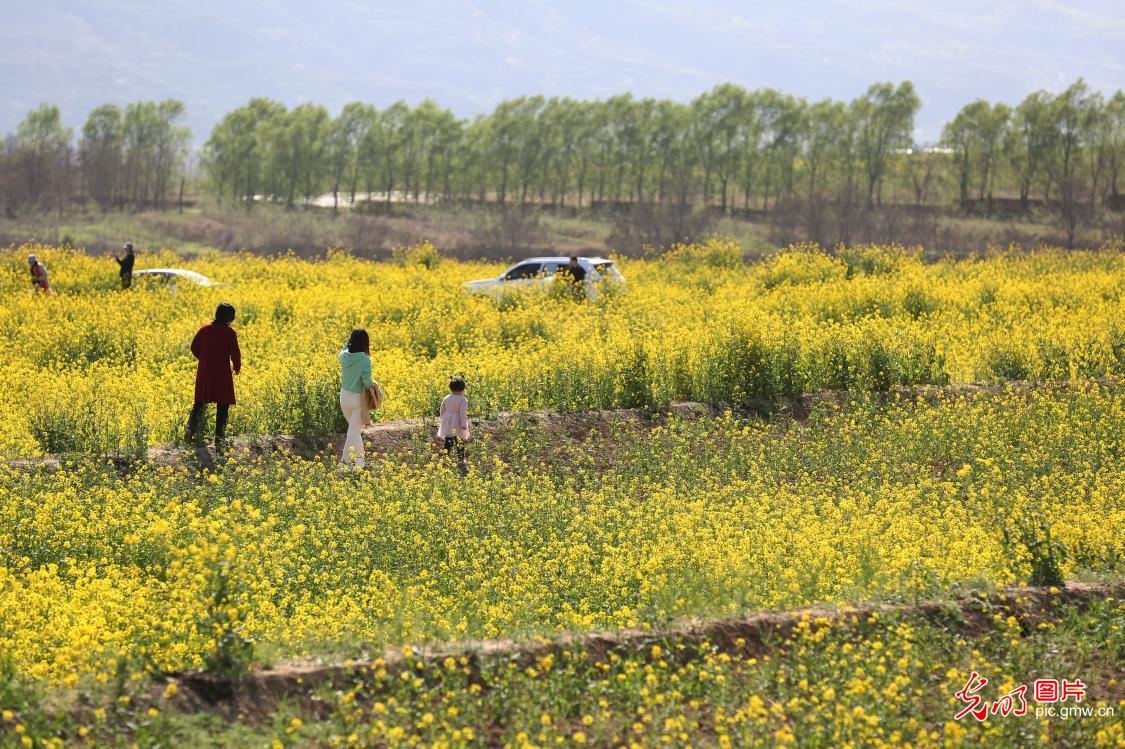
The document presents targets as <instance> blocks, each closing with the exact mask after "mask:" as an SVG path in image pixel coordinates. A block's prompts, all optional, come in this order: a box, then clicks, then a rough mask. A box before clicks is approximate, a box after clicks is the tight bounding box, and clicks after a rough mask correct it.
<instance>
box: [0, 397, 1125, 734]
mask: <svg viewBox="0 0 1125 749" xmlns="http://www.w3.org/2000/svg"><path fill="white" fill-rule="evenodd" d="M1123 396H1125V393H1123V391H1122V388H1121V386H1120V385H1095V384H1090V383H1086V384H1083V385H1077V386H1072V387H1058V388H1053V389H1049V390H1042V391H1032V392H1030V393H1026V392H1024V393H1017V392H1011V393H1005V394H1001V395H988V394H986V395H980V396H977V397H971V398H952V399H939V400H927V401H921V402H907V401H901V402H899V401H896V400H894V399H893V398H892V399H890V401H889V402H879V401H878V400H876V399H871V400H867V399H865V398H863V397H858V396H857V399H855V400H853V401H851V402H849V403H847V404H845V405H844V407H843V408H840V409H837V408H835V407H828V406H826V407H825V409H826V410H823V411H816V412H814V413H813V414H812V415H810V418H809V419H808V420H807V421H803V422H794V421H790V422H750V423H747V422H743V421H740V420H738V419H735V418H733V417H730V416H727V417H720V418H715V419H707V420H704V421H701V422H694V423H693V422H679V421H674V420H673V421H670V422H668V423H667V424H666V425H665V426H664V427H662V428H659V429H654V430H651V431H647V432H645V433H643V434H641V435H638V434H637V433H636V432H635V431H629V430H635V429H637V427H636V426H630V425H627V424H622V425H620V426H619V427H616V429H621V430H625V431H623V432H621V433H619V434H616V435H614V434H611V435H610V436H609V437H607V438H606V441H605V442H604V443H602V442H599V438H598V437H597V436H596V435H595V436H592V437H591V438H590V439H589V440H588V441H582V442H579V443H574V444H570V445H564V446H554V447H553V448H552V449H554V450H560V451H561V452H555V453H553V455H554V459H553V461H552V462H551V463H547V462H545V461H543V460H542V459H541V458H542V454H541V453H539V452H537V450H538V448H537V447H536V445H538V444H540V443H541V439H542V437H541V436H540V435H537V434H536V433H530V434H529V438H528V439H527V440H525V441H523V442H521V443H519V444H513V445H510V446H509V445H492V444H491V443H487V442H484V443H481V444H479V445H478V446H476V447H475V453H474V468H473V469H472V471H471V472H470V474H469V476H467V477H464V478H463V477H461V476H460V475H459V474H457V473H455V472H454V471H452V470H451V469H450V468H449V466H447V465H446V464H445V463H444V462H441V463H428V462H426V461H425V460H423V461H421V462H417V461H415V460H412V459H395V460H387V461H384V462H382V463H381V464H379V466H378V468H376V469H375V470H373V471H371V472H369V473H367V474H365V475H363V476H361V477H358V478H357V477H356V476H353V475H347V474H341V473H338V472H337V471H336V470H335V468H334V467H333V466H332V465H331V464H330V463H326V462H321V461H316V460H304V459H297V458H281V457H277V456H271V457H266V458H263V459H261V460H255V461H249V462H245V463H240V462H232V463H231V464H229V465H228V466H227V468H226V469H225V470H224V471H223V472H221V473H219V474H211V475H212V476H213V479H202V478H201V477H200V476H199V475H198V474H197V473H193V472H191V471H189V470H186V469H172V468H162V467H154V466H139V467H137V468H135V469H134V470H133V471H130V472H127V473H124V474H123V473H120V472H119V471H118V470H117V469H116V468H114V467H112V466H106V465H105V464H104V462H98V461H96V460H88V461H79V462H78V463H77V465H76V466H74V467H73V468H71V469H69V470H65V471H58V472H50V471H47V470H41V469H37V470H29V469H27V468H26V467H11V466H7V467H3V468H0V652H2V653H4V654H6V656H7V657H10V658H12V659H13V660H14V662H15V664H16V666H17V667H18V669H19V670H20V671H21V672H24V673H27V674H29V675H33V676H35V677H39V678H44V679H48V680H52V681H56V682H63V683H75V682H77V681H79V680H80V679H82V678H87V677H88V678H96V679H102V680H105V679H110V678H112V676H113V674H114V673H115V671H116V669H117V668H118V667H119V664H121V663H125V664H129V666H130V667H133V666H132V665H131V664H137V665H136V667H137V668H141V667H142V664H155V665H156V666H157V667H159V668H161V669H167V670H175V669H182V668H191V667H203V666H207V667H209V668H216V667H219V666H221V665H222V664H224V663H229V662H231V661H232V660H235V661H236V660H237V658H238V657H240V653H241V652H242V651H241V650H239V648H241V647H242V645H241V643H246V644H248V645H249V646H251V647H253V646H254V645H261V646H263V647H265V652H267V653H272V654H274V655H282V654H301V653H310V652H311V653H323V652H332V653H335V654H337V655H338V656H340V657H343V656H344V655H347V654H352V653H359V652H373V651H375V652H377V651H378V649H379V648H381V647H383V646H386V645H401V644H403V643H409V642H421V641H427V640H463V639H466V638H481V637H498V636H523V635H530V634H543V633H550V632H554V631H558V630H565V629H575V630H588V629H594V628H598V629H600V628H615V627H632V626H649V627H659V626H661V625H662V624H665V623H667V622H668V621H670V620H672V619H675V618H677V617H691V616H715V617H726V616H731V615H736V614H739V613H741V612H745V611H752V610H756V609H760V608H773V607H778V608H785V607H791V606H795V605H799V604H803V603H806V602H813V601H848V600H856V599H859V598H867V597H871V596H874V597H884V596H886V597H892V598H895V599H898V600H901V599H902V598H904V597H907V598H909V597H914V596H922V595H930V594H937V593H940V592H942V591H947V590H948V589H949V588H950V587H951V586H954V585H971V586H981V587H985V588H987V587H990V586H993V585H998V584H1004V583H1010V582H1017V581H1021V580H1026V579H1028V576H1029V574H1030V573H1031V567H1030V563H1029V561H1028V555H1029V553H1030V550H1031V548H1030V544H1031V543H1034V540H1030V541H1028V540H1023V539H1021V537H1020V535H1019V533H1018V529H1019V528H1021V527H1025V526H1026V523H1025V521H1026V520H1028V519H1031V520H1033V521H1034V524H1035V526H1034V527H1039V526H1040V525H1043V526H1046V527H1049V528H1050V529H1051V533H1052V539H1053V541H1054V542H1055V543H1059V544H1062V545H1063V546H1065V548H1066V549H1067V552H1068V553H1067V555H1066V556H1065V558H1063V559H1062V560H1061V562H1060V564H1061V565H1062V568H1061V572H1062V574H1063V575H1064V576H1067V577H1071V576H1075V575H1089V574H1095V575H1096V574H1120V572H1121V567H1120V565H1121V560H1122V559H1123V558H1125V545H1123V541H1122V539H1125V507H1123V506H1122V503H1121V501H1120V499H1121V497H1123V496H1125V466H1123V465H1122V456H1121V454H1120V450H1119V448H1118V446H1119V445H1121V444H1122V442H1123V440H1125V433H1123V430H1125V397H1123ZM591 454H594V455H599V456H601V458H602V459H603V460H605V461H606V462H605V464H604V466H603V467H602V468H601V469H600V470H594V471H589V472H585V471H583V472H578V471H575V470H574V468H573V467H574V466H575V465H579V464H580V463H579V461H582V460H585V459H586V458H587V456H589V455H591ZM966 464H968V465H971V466H972V468H971V470H970V471H969V472H967V473H963V472H962V471H961V467H962V466H964V465H966ZM1036 548H1039V547H1036ZM873 621H874V619H873ZM1001 624H1002V621H1001ZM815 625H816V622H815V621H812V620H810V621H809V622H808V628H809V630H810V632H811V631H813V629H814V628H815ZM402 652H403V655H404V656H406V657H411V656H412V655H413V652H414V651H413V650H410V649H404V650H403V651H402ZM663 653H664V650H663V649H657V648H652V649H651V652H650V655H651V656H652V657H658V656H661V655H663ZM419 663H420V662H419ZM556 665H557V664H556V663H555V662H553V661H551V660H548V659H540V660H538V661H537V662H535V663H534V664H526V667H528V668H530V669H532V670H534V671H535V673H537V674H542V673H549V672H551V671H553V670H554V669H555V668H556ZM403 678H405V679H407V681H409V680H410V678H411V677H410V674H405V673H404V674H403ZM644 678H645V677H643V676H640V677H638V679H639V680H641V681H643V680H644ZM815 686H816V685H815V684H813V683H812V682H810V686H809V691H810V693H812V691H813V690H814V689H815ZM835 688H836V690H837V691H838V692H840V693H841V694H843V693H844V692H845V690H869V688H870V684H869V683H868V681H867V680H865V677H863V676H862V675H861V674H856V676H855V682H854V683H853V684H850V685H848V684H839V685H837V686H836V687H835ZM900 688H901V687H888V689H895V690H898V689H900ZM900 696H901V692H897V691H895V692H890V693H889V694H888V699H890V698H895V699H897V698H899V697H900ZM750 714H751V716H754V715H756V713H754V711H753V710H752V711H751V713H750ZM761 717H762V719H763V720H764V719H766V717H767V716H766V715H764V714H763V715H762V716H761ZM754 719H757V718H754ZM856 721H857V725H859V724H861V723H862V718H859V717H857V718H856Z"/></svg>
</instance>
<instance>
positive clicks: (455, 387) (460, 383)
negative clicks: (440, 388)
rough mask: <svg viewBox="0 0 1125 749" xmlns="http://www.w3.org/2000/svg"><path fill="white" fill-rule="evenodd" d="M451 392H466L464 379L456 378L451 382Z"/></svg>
mask: <svg viewBox="0 0 1125 749" xmlns="http://www.w3.org/2000/svg"><path fill="white" fill-rule="evenodd" d="M449 390H450V392H453V393H463V392H465V379H464V378H463V377H454V378H452V379H451V380H450V381H449Z"/></svg>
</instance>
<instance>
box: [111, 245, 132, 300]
mask: <svg viewBox="0 0 1125 749" xmlns="http://www.w3.org/2000/svg"><path fill="white" fill-rule="evenodd" d="M124 250H125V257H117V256H116V255H114V256H113V259H114V260H116V261H117V265H118V269H119V271H120V275H121V288H123V289H127V288H129V287H130V286H132V285H133V263H134V262H135V261H136V259H137V258H136V256H135V255H134V254H133V243H132V242H126V243H125V247H124Z"/></svg>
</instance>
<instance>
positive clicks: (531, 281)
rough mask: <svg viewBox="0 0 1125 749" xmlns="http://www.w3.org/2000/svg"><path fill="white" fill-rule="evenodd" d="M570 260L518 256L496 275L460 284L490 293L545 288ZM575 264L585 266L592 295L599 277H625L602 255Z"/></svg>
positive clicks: (588, 291)
mask: <svg viewBox="0 0 1125 749" xmlns="http://www.w3.org/2000/svg"><path fill="white" fill-rule="evenodd" d="M569 264H570V258H569V257H563V256H561V255H560V256H557V257H529V258H528V259H527V260H521V261H520V262H518V263H516V264H515V265H513V266H512V267H511V268H508V270H506V271H504V272H503V273H501V274H500V275H499V277H497V278H485V279H482V280H480V281H469V282H467V283H464V284H462V285H461V288H463V289H466V290H467V291H471V292H475V293H480V294H490V293H495V292H498V291H505V290H508V289H519V288H527V287H539V288H548V287H550V285H551V284H552V283H554V282H555V274H556V273H558V272H559V271H562V270H564V269H565V268H566V266H567V265H569ZM578 264H579V265H581V266H582V267H583V268H584V269H585V270H586V284H585V287H586V295H587V296H593V294H594V292H595V288H596V285H597V284H598V282H600V281H612V282H615V283H624V282H625V277H624V276H622V275H621V271H619V270H617V266H615V265H614V264H613V261H612V260H607V259H605V258H604V257H580V258H578Z"/></svg>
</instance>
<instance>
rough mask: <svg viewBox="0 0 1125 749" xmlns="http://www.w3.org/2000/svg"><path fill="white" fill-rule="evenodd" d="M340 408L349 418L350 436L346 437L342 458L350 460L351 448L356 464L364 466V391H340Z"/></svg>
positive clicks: (346, 460)
mask: <svg viewBox="0 0 1125 749" xmlns="http://www.w3.org/2000/svg"><path fill="white" fill-rule="evenodd" d="M340 410H341V411H343V412H344V418H345V419H347V420H348V436H347V438H345V439H344V454H343V455H342V456H340V459H341V460H342V461H343V462H345V463H347V462H348V451H349V450H351V451H352V453H353V457H354V458H355V464H356V466H358V467H359V468H363V466H364V457H363V433H362V431H361V430H362V429H363V393H353V392H352V391H350V390H341V391H340Z"/></svg>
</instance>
